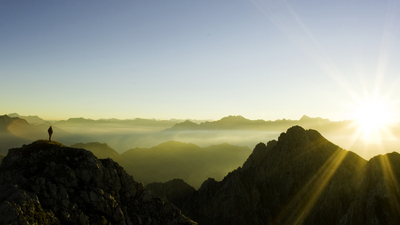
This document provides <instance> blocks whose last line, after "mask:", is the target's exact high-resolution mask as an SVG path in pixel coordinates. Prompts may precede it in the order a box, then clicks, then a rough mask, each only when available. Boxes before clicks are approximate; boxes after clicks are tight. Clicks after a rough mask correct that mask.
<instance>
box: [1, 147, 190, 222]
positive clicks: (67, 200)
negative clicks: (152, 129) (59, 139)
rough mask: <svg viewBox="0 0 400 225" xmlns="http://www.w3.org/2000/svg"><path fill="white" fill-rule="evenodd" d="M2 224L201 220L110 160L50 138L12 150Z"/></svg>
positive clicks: (4, 177) (5, 172) (4, 176)
mask: <svg viewBox="0 0 400 225" xmlns="http://www.w3.org/2000/svg"><path fill="white" fill-rule="evenodd" d="M0 224H96V225H97V224H127V225H128V224H153V225H156V224H160V225H161V224H188V225H189V224H196V223H195V222H193V221H192V220H190V219H189V218H187V217H185V216H184V215H182V214H181V212H180V210H179V209H178V208H176V207H175V206H174V205H172V204H170V203H169V202H164V201H162V200H161V199H160V198H156V197H153V196H152V195H151V193H150V192H149V191H148V190H146V189H145V188H144V187H143V184H141V183H138V182H136V181H135V180H134V179H133V178H132V177H131V176H130V175H128V174H127V173H126V172H125V171H124V169H123V168H122V167H121V166H119V165H118V163H116V162H114V161H113V160H111V159H97V158H96V157H95V156H94V155H93V154H92V153H91V152H89V151H86V150H83V149H77V148H70V147H66V146H63V145H62V144H59V143H56V142H49V141H44V140H40V141H36V142H34V143H32V144H29V145H24V146H23V147H21V148H14V149H10V150H9V152H8V155H7V156H6V157H5V158H4V159H3V162H2V164H1V166H0Z"/></svg>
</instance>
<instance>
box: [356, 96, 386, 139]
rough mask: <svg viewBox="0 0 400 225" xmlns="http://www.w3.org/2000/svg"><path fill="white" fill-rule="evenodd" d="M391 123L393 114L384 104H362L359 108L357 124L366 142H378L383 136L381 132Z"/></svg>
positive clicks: (375, 102) (373, 102)
mask: <svg viewBox="0 0 400 225" xmlns="http://www.w3.org/2000/svg"><path fill="white" fill-rule="evenodd" d="M391 122H392V121H391V112H390V111H389V109H388V107H387V106H385V105H384V104H383V103H382V102H377V101H367V102H361V103H360V105H359V106H358V108H357V111H356V123H357V124H358V126H359V130H360V132H361V133H362V135H361V136H362V139H363V140H364V141H367V142H374V141H378V140H379V139H380V136H381V134H380V131H381V130H386V129H387V126H388V125H389V123H391Z"/></svg>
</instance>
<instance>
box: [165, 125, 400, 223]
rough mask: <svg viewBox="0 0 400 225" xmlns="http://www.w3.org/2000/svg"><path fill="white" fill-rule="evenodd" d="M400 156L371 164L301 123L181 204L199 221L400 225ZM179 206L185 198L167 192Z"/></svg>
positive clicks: (382, 158) (171, 199) (205, 184)
mask: <svg viewBox="0 0 400 225" xmlns="http://www.w3.org/2000/svg"><path fill="white" fill-rule="evenodd" d="M399 181H400V154H398V153H391V154H387V155H384V156H378V157H375V158H373V159H371V160H370V161H369V162H367V161H366V160H364V159H362V158H361V157H359V156H358V155H356V154H355V153H353V152H349V151H346V150H343V149H341V148H339V147H338V146H336V145H334V144H332V143H331V142H329V141H328V140H326V139H325V138H324V137H322V135H321V134H319V133H318V132H317V131H315V130H305V129H303V128H302V127H299V126H294V127H291V128H290V129H288V130H287V132H286V133H282V134H281V135H280V136H279V138H278V141H271V142H269V143H268V144H267V145H265V144H262V143H260V144H258V145H257V146H256V147H255V149H254V151H253V153H252V154H251V155H250V156H249V158H248V159H247V161H246V162H245V163H244V164H243V168H240V167H239V168H238V169H236V170H235V171H232V172H231V173H229V174H228V175H227V176H226V177H225V178H224V179H223V180H222V181H219V182H218V181H215V180H214V179H211V178H210V179H208V180H206V181H205V182H204V183H203V184H202V186H201V187H200V189H199V190H198V191H196V192H195V193H194V194H193V197H192V198H188V199H187V202H185V203H183V204H181V203H180V204H181V210H182V212H183V213H184V214H185V215H188V216H190V217H191V218H193V219H194V220H196V221H197V222H198V223H199V224H206V225H213V224H230V225H235V224H237V225H246V224H248V225H250V224H251V225H257V224H260V225H261V224H263V225H264V224H274V225H279V224H311V225H312V224H315V225H317V224H332V225H333V224H335V225H336V224H343V225H355V224H370V225H378V224H379V225H380V224H382V225H383V224H399V221H400V184H399ZM166 198H167V199H169V200H170V201H171V202H172V203H174V202H175V199H176V198H179V196H176V195H171V196H166Z"/></svg>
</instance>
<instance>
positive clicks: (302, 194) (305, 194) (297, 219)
mask: <svg viewBox="0 0 400 225" xmlns="http://www.w3.org/2000/svg"><path fill="white" fill-rule="evenodd" d="M346 155H347V151H345V150H343V149H337V150H336V151H335V152H334V154H332V155H331V156H330V157H329V159H328V160H327V161H326V162H325V163H324V164H323V166H321V167H320V168H319V169H318V171H317V172H316V173H315V174H314V176H313V177H312V178H311V179H310V180H309V181H308V182H307V183H306V185H304V187H303V188H302V189H301V190H300V191H299V192H298V193H297V194H296V196H295V197H293V198H292V201H291V202H290V203H289V204H287V205H286V207H285V208H284V209H283V210H282V212H281V213H280V215H279V216H278V219H279V218H280V219H284V220H285V221H286V223H287V224H303V222H304V220H305V219H306V218H307V216H308V215H309V213H310V212H311V210H312V208H313V207H314V205H315V202H316V201H317V200H318V198H319V197H320V195H321V194H322V192H323V191H324V190H325V188H326V186H327V185H328V184H329V181H330V180H331V178H332V176H333V175H334V174H335V172H336V170H337V168H338V167H339V166H340V165H341V163H342V162H343V160H344V159H345V157H346ZM293 212H297V213H293Z"/></svg>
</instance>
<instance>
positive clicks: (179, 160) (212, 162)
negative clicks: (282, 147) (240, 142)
mask: <svg viewBox="0 0 400 225" xmlns="http://www.w3.org/2000/svg"><path fill="white" fill-rule="evenodd" d="M250 153H251V150H250V149H249V148H247V147H239V146H234V145H229V144H226V143H225V144H220V145H212V146H209V147H205V148H201V147H199V146H197V145H194V144H190V143H182V142H176V141H169V142H165V143H162V144H160V145H158V146H155V147H152V148H135V149H131V150H128V151H126V152H124V153H123V154H121V157H120V158H121V161H120V162H121V165H122V166H123V167H124V168H126V170H127V171H128V172H129V173H130V174H132V176H134V177H135V178H136V179H137V180H140V181H142V182H144V183H145V184H147V183H150V182H166V181H168V180H171V179H174V178H182V179H184V180H185V181H186V182H188V183H189V184H191V185H193V186H194V187H195V188H198V187H200V185H201V183H202V182H203V181H204V180H205V179H207V177H210V176H212V177H215V178H217V179H222V178H223V176H224V175H225V174H226V173H227V172H229V171H231V170H233V169H234V168H237V167H238V166H239V165H241V163H242V162H243V160H244V159H246V158H247V157H248V155H249V154H250Z"/></svg>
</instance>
